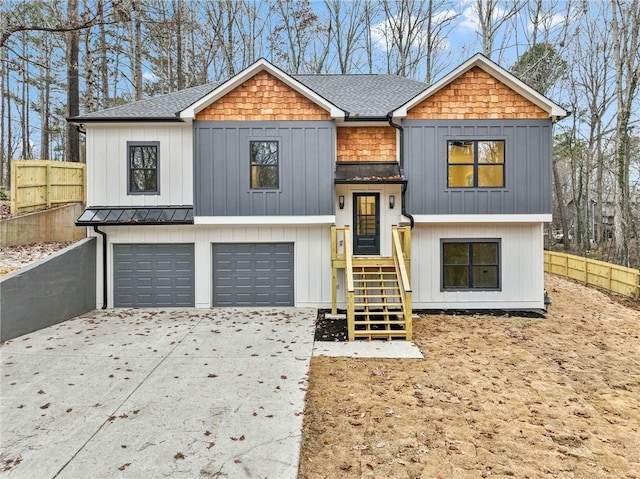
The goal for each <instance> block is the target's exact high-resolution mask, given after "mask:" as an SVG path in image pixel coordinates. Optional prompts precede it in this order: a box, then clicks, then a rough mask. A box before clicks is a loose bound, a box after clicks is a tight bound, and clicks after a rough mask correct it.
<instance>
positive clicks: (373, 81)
mask: <svg viewBox="0 0 640 479" xmlns="http://www.w3.org/2000/svg"><path fill="white" fill-rule="evenodd" d="M294 78H295V79H296V80H298V81H299V82H300V83H302V84H304V85H305V86H307V87H308V88H309V89H311V90H313V91H314V92H315V93H316V94H318V95H320V96H321V97H323V98H324V99H326V100H328V101H329V102H330V103H333V104H334V105H336V106H337V107H338V108H340V109H342V110H344V111H346V112H348V113H349V114H350V116H351V117H352V118H354V117H358V116H359V117H384V116H386V114H387V113H388V112H390V111H392V110H394V109H395V108H397V107H399V106H400V105H402V104H404V103H406V102H407V101H409V100H410V99H411V98H413V97H414V96H416V95H417V94H418V93H420V92H421V91H423V90H424V89H425V88H426V87H427V85H426V84H424V83H421V82H418V81H415V80H410V79H408V78H403V77H399V76H395V75H294ZM220 84H221V83H219V82H218V83H208V84H206V85H201V86H197V87H193V88H187V89H185V90H181V91H178V92H173V93H168V94H166V95H161V96H157V97H154V98H149V99H146V100H141V101H137V102H133V103H128V104H126V105H120V106H116V107H113V108H109V109H106V110H101V111H96V112H93V113H87V114H85V115H81V116H78V117H75V118H72V120H75V121H83V120H84V121H92V120H93V121H100V120H105V121H107V120H128V119H130V120H132V121H135V120H139V121H144V120H149V121H152V120H169V119H177V117H178V116H179V114H180V112H181V111H182V110H184V109H186V108H187V107H189V106H190V105H192V104H193V103H195V102H197V101H198V100H200V99H201V98H202V97H204V96H206V95H207V94H209V93H211V92H212V91H213V90H214V89H215V88H216V87H218V86H219V85H220Z"/></svg>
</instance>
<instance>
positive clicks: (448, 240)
mask: <svg viewBox="0 0 640 479" xmlns="http://www.w3.org/2000/svg"><path fill="white" fill-rule="evenodd" d="M452 243H454V244H458V243H462V244H465V243H466V244H467V245H468V246H469V248H471V245H472V244H477V243H487V244H495V245H497V247H498V264H497V267H498V286H497V287H496V288H474V287H465V288H453V287H445V285H444V269H445V263H444V245H445V244H452ZM502 264H503V257H502V239H501V238H441V239H440V292H443V293H448V292H460V291H466V292H474V291H479V292H483V291H502ZM467 266H468V267H469V271H470V272H471V271H472V267H473V262H472V259H471V256H470V259H469V264H468V265H467ZM471 278H472V276H471ZM467 279H468V280H469V278H467Z"/></svg>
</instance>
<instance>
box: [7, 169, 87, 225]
mask: <svg viewBox="0 0 640 479" xmlns="http://www.w3.org/2000/svg"><path fill="white" fill-rule="evenodd" d="M84 201H85V165H84V164H83V163H71V162H65V161H45V160H14V161H12V162H11V214H19V213H28V212H30V211H38V210H43V209H46V208H51V207H52V206H56V205H60V204H64V203H84Z"/></svg>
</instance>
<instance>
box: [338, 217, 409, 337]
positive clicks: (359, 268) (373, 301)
mask: <svg viewBox="0 0 640 479" xmlns="http://www.w3.org/2000/svg"><path fill="white" fill-rule="evenodd" d="M391 240H392V256H391V257H381V256H371V257H368V256H353V255H352V254H351V246H350V245H351V237H350V234H349V228H348V227H336V226H333V227H332V228H331V243H332V248H331V251H332V253H331V266H332V267H331V283H332V294H331V312H332V313H333V314H336V313H337V304H338V302H337V296H338V281H337V279H338V276H337V272H338V270H339V269H344V278H345V283H346V291H345V294H346V300H347V329H348V337H349V341H354V340H355V339H357V338H365V339H374V338H382V339H393V338H402V339H406V340H411V336H412V315H413V312H412V291H411V284H410V279H409V278H410V277H411V270H410V264H411V259H410V257H411V237H410V229H409V228H408V227H399V226H394V227H393V228H392V232H391Z"/></svg>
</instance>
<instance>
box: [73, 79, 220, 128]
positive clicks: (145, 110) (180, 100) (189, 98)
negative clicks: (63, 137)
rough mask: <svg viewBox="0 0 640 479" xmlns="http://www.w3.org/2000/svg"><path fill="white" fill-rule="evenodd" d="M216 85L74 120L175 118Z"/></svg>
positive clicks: (141, 101) (163, 96)
mask: <svg viewBox="0 0 640 479" xmlns="http://www.w3.org/2000/svg"><path fill="white" fill-rule="evenodd" d="M218 85H220V83H207V84H206V85H200V86H195V87H192V88H186V89H184V90H180V91H176V92H172V93H167V94H165V95H160V96H156V97H153V98H148V99H145V100H140V101H136V102H133V103H127V104H126V105H120V106H114V107H113V108H108V109H106V110H100V111H96V112H93V113H87V114H86V115H81V116H78V117H76V118H75V119H78V120H83V119H92V120H100V119H105V120H107V119H127V118H131V119H132V120H137V119H141V120H144V119H161V118H164V119H169V118H176V117H177V115H178V114H179V113H180V112H181V111H182V110H184V109H185V108H187V107H188V106H189V105H191V104H193V103H195V102H196V101H198V100H199V99H200V98H202V97H203V96H206V95H207V94H209V93H211V92H212V91H213V90H214V89H215V88H216V87H217V86H218Z"/></svg>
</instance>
